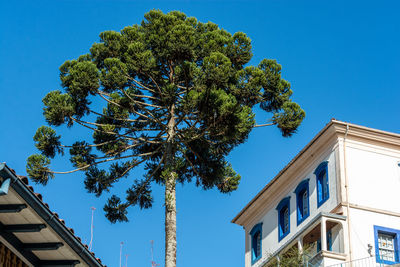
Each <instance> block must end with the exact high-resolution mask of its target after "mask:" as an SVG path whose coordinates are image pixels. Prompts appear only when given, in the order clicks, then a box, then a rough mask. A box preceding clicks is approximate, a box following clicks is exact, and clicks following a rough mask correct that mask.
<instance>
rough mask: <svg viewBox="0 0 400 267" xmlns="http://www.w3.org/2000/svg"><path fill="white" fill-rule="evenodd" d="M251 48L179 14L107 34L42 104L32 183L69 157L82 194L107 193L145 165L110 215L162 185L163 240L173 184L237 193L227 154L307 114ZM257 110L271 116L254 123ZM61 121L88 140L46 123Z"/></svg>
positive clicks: (109, 207)
mask: <svg viewBox="0 0 400 267" xmlns="http://www.w3.org/2000/svg"><path fill="white" fill-rule="evenodd" d="M251 50H252V47H251V40H250V38H249V37H247V35H246V34H244V33H242V32H236V33H234V34H233V35H232V34H230V33H229V32H227V31H226V30H224V29H221V28H220V27H218V25H216V24H214V23H211V22H207V23H202V22H199V21H198V20H197V19H195V18H193V17H187V16H186V15H185V14H184V13H181V12H178V11H172V12H169V13H167V14H165V13H163V12H161V11H158V10H152V11H150V12H148V13H146V14H145V16H144V20H143V21H142V23H141V24H140V25H133V26H128V27H125V28H124V29H122V30H121V31H120V32H115V31H105V32H102V33H101V34H100V42H99V43H94V44H93V45H92V47H91V48H90V52H89V53H88V54H85V55H82V56H80V57H78V58H77V59H75V60H68V61H66V62H65V63H64V64H63V65H62V66H61V67H60V79H61V86H62V90H55V91H51V92H49V93H48V94H47V95H46V96H45V97H44V98H43V104H44V112H43V114H44V117H45V119H46V122H47V123H48V125H49V126H42V127H40V128H39V129H38V130H37V132H36V134H35V136H34V141H35V144H36V147H37V148H38V149H39V150H40V152H41V154H35V155H32V156H30V157H29V158H28V163H27V172H28V175H29V177H30V178H31V179H33V180H34V181H36V182H38V183H42V184H46V183H47V182H48V180H49V179H50V178H53V177H54V174H55V173H57V172H55V171H53V170H51V168H50V160H51V159H52V158H54V157H55V156H56V155H58V154H61V155H63V154H64V153H66V152H69V155H70V161H71V163H72V165H73V166H74V167H75V168H76V169H74V170H72V171H67V172H64V173H69V172H73V171H82V172H84V173H85V181H84V184H85V187H86V189H87V190H88V191H89V192H91V193H94V194H95V195H96V196H100V195H101V194H102V193H103V192H109V191H110V190H111V188H112V186H113V185H114V183H116V182H118V181H119V180H120V179H122V178H126V177H132V176H131V171H132V170H133V169H134V168H135V167H137V166H139V165H143V166H144V169H145V171H146V173H145V175H144V176H143V177H142V178H139V179H138V178H136V177H133V179H132V186H131V187H130V188H128V189H127V190H126V195H125V196H123V197H122V198H121V196H116V195H112V196H111V197H110V198H109V200H108V202H107V203H106V205H105V207H104V211H105V212H106V216H107V218H108V219H109V220H110V221H111V222H116V221H127V220H128V217H127V209H128V207H130V206H139V207H140V208H150V207H151V206H152V203H153V196H152V190H151V185H152V184H154V183H157V184H161V185H164V186H165V190H166V193H165V207H166V232H167V237H168V233H173V231H174V228H168V227H169V226H168V225H171V224H170V222H171V221H168V220H170V219H172V220H173V219H174V216H175V212H176V207H175V185H176V183H188V182H191V181H194V182H195V183H196V185H197V186H199V187H201V188H203V189H211V188H214V187H216V188H217V189H218V190H219V191H221V192H222V193H229V192H231V191H233V190H235V189H237V187H238V184H239V181H240V176H239V175H238V174H237V173H236V172H235V171H234V170H233V168H232V166H231V165H230V164H229V162H228V161H227V159H226V156H227V155H228V154H229V153H230V152H231V151H232V149H234V148H235V147H236V146H237V145H239V144H242V143H243V142H245V141H246V139H247V138H248V136H249V133H250V132H251V130H252V129H253V128H254V127H257V126H269V125H275V126H277V127H278V128H279V129H280V131H281V133H282V135H283V136H285V137H287V136H291V135H292V134H293V133H295V132H296V129H297V128H298V126H299V125H300V123H301V122H302V120H303V118H304V116H305V113H304V111H303V110H302V109H301V108H300V106H299V105H298V104H296V103H295V102H293V101H292V100H291V95H292V90H291V86H290V83H289V82H287V81H286V80H284V79H283V78H282V77H281V65H279V64H278V63H277V62H276V61H275V60H270V59H263V60H262V61H261V62H260V63H259V64H258V65H257V66H251V65H249V64H248V63H249V61H250V60H251V58H252V51H251ZM256 106H259V107H260V108H261V109H262V110H263V111H265V112H268V113H270V115H271V116H270V120H269V121H266V122H263V123H262V124H260V125H257V124H256V119H255V113H254V108H255V107H256ZM61 125H66V126H67V127H70V128H71V127H74V126H82V127H85V128H86V129H87V130H88V131H90V132H91V133H92V137H93V138H92V140H77V141H76V142H75V143H73V144H70V145H64V144H62V143H61V136H60V135H58V134H57V133H56V131H55V130H54V129H53V128H51V126H53V127H54V126H55V127H57V126H61ZM100 166H103V168H101V167H100ZM58 173H60V172H58ZM61 173H62V172H61ZM170 215H171V216H172V217H171V216H170ZM168 218H169V219H168ZM172 225H173V224H172ZM173 227H175V226H173ZM167 228H168V229H167ZM171 231H172V232H171ZM175 238H176V237H175ZM167 239H168V238H167ZM175 242H176V241H175ZM170 252H171V251H170V250H168V249H167V251H166V254H168V253H170ZM173 253H174V252H172V254H173ZM175 253H176V252H175ZM166 257H167V256H166ZM168 257H169V256H168ZM166 266H173V265H166Z"/></svg>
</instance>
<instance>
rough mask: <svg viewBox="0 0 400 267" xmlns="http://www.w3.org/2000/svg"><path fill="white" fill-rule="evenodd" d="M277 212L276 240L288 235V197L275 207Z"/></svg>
mask: <svg viewBox="0 0 400 267" xmlns="http://www.w3.org/2000/svg"><path fill="white" fill-rule="evenodd" d="M276 210H277V211H278V240H279V241H281V240H282V239H283V238H284V237H285V236H287V235H288V234H289V233H290V197H285V198H284V199H282V200H281V202H279V204H278V206H277V207H276Z"/></svg>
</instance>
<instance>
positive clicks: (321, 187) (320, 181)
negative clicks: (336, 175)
mask: <svg viewBox="0 0 400 267" xmlns="http://www.w3.org/2000/svg"><path fill="white" fill-rule="evenodd" d="M314 174H315V176H316V177H317V197H318V201H317V203H318V207H320V206H321V205H322V204H324V203H325V201H326V200H328V198H329V179H328V162H327V161H324V162H322V163H321V164H319V166H318V167H317V168H316V169H315V171H314Z"/></svg>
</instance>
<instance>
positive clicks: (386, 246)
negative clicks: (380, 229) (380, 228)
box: [378, 233, 396, 261]
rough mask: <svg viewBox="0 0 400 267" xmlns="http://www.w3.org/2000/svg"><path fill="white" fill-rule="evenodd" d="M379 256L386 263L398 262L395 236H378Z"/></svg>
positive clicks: (380, 234)
mask: <svg viewBox="0 0 400 267" xmlns="http://www.w3.org/2000/svg"><path fill="white" fill-rule="evenodd" d="M378 247H379V256H380V258H381V259H382V260H385V261H396V258H395V251H394V236H392V235H388V234H382V233H379V234H378Z"/></svg>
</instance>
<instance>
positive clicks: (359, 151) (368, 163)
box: [346, 140, 400, 260]
mask: <svg viewBox="0 0 400 267" xmlns="http://www.w3.org/2000/svg"><path fill="white" fill-rule="evenodd" d="M346 162H347V177H348V188H349V202H350V204H351V205H357V206H359V207H360V208H362V209H364V210H361V209H355V208H350V214H349V218H350V228H351V231H350V233H351V236H350V238H351V245H352V258H353V260H355V259H360V258H365V257H368V256H369V254H368V252H367V250H368V244H370V245H372V246H373V249H372V253H373V254H375V238H374V229H373V226H374V225H377V226H382V227H388V228H393V229H399V230H400V217H398V216H393V215H395V213H400V204H399V203H400V193H399V189H400V167H399V166H398V163H399V162H400V151H399V150H395V149H392V148H385V147H383V146H376V145H372V144H368V143H361V142H358V141H355V140H348V141H346ZM367 210H369V211H367ZM382 210H383V211H388V212H393V213H394V214H393V215H392V216H391V215H387V214H382V213H381V211H382Z"/></svg>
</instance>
